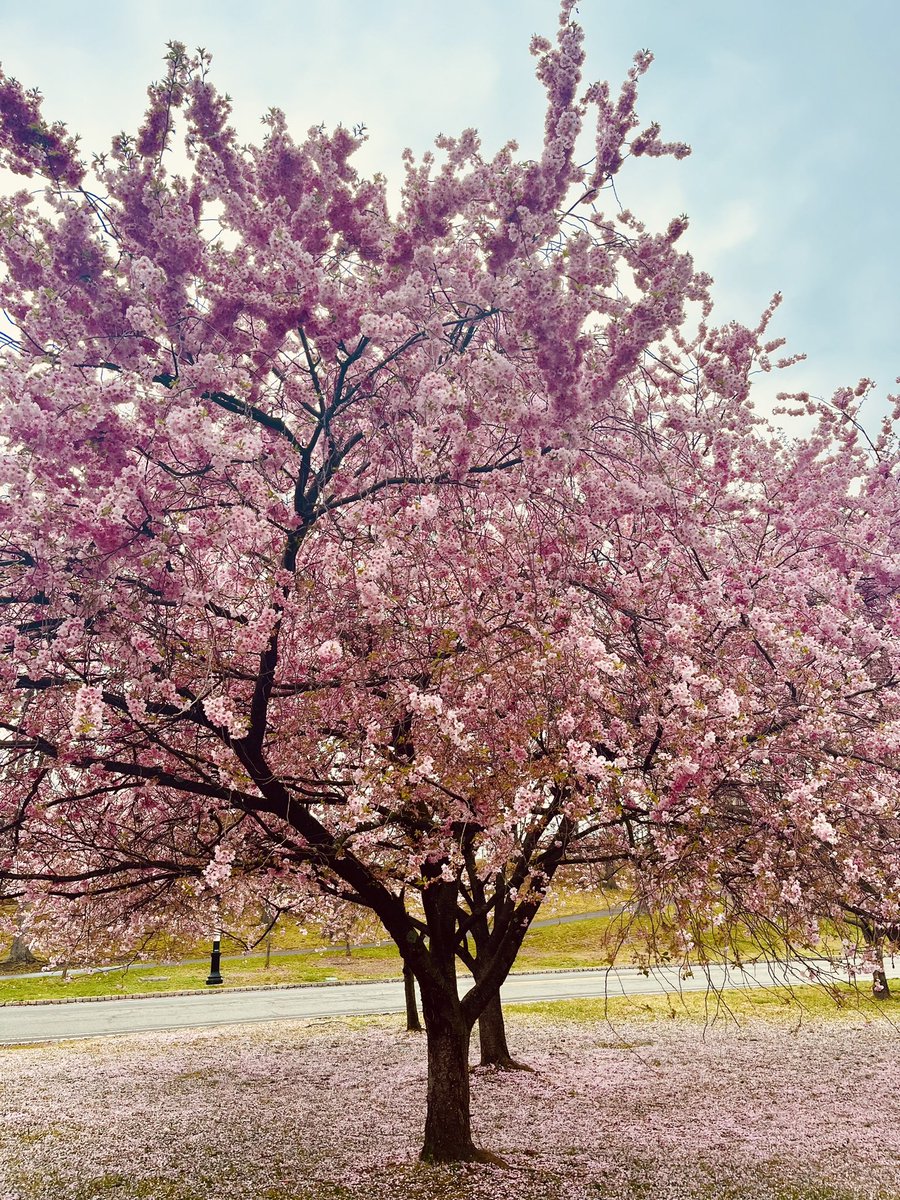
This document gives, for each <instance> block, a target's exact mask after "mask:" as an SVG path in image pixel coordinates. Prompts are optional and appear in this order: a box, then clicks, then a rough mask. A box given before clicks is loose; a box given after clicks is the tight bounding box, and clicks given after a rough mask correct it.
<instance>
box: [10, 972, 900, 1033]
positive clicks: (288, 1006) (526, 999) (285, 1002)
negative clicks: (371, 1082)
mask: <svg viewBox="0 0 900 1200" xmlns="http://www.w3.org/2000/svg"><path fill="white" fill-rule="evenodd" d="M811 969H812V970H813V971H814V972H817V973H818V975H819V978H820V979H823V980H828V979H830V980H838V979H841V978H846V976H841V975H839V974H835V973H833V972H832V971H831V970H830V969H829V967H828V964H827V963H825V962H824V960H821V961H816V962H814V963H806V964H801V963H794V964H788V965H785V964H777V963H755V964H752V965H750V966H748V967H746V968H744V969H742V970H738V969H735V968H734V967H722V966H712V967H709V968H707V969H706V970H701V969H697V970H695V971H694V973H693V974H692V975H689V976H688V977H687V978H683V977H682V975H681V973H680V972H679V971H678V969H677V968H674V967H663V968H657V969H655V970H653V971H651V972H650V973H649V974H645V973H643V972H642V971H640V970H637V969H635V968H621V969H615V970H599V971H553V972H539V973H535V974H522V975H512V976H510V977H509V979H508V980H507V981H506V983H505V984H504V985H503V989H502V991H501V995H502V998H503V1002H504V1003H505V1004H531V1003H536V1002H539V1001H547V1000H566V999H578V998H585V997H603V996H610V997H614V996H623V995H630V996H638V995H659V994H660V993H669V994H678V993H679V992H696V991H707V990H708V991H711V992H715V991H719V990H721V989H723V988H756V987H771V986H783V985H784V984H793V985H795V986H797V985H800V984H804V983H809V982H810V970H811ZM888 974H890V975H892V976H894V977H896V976H898V975H900V963H898V964H896V965H895V967H894V968H893V969H892V970H890V971H889V972H888ZM460 984H461V986H462V987H465V986H466V985H467V984H468V979H461V980H460ZM864 985H865V981H864ZM404 1008H405V1005H404V1000H403V984H402V983H401V982H399V981H397V982H393V981H392V982H384V983H362V984H359V983H346V984H337V985H321V984H319V985H310V986H306V987H291V988H267V989H260V990H246V991H243V990H242V991H237V990H236V991H232V992H229V991H213V990H210V991H209V992H208V993H206V992H204V993H201V994H200V995H197V994H192V995H183V996H175V995H173V996H154V997H146V998H143V999H115V1000H103V1001H99V1002H94V1003H90V1002H88V1003H85V1002H70V1003H65V1004H26V1005H4V1006H2V1007H0V1044H6V1045H10V1044H15V1045H21V1044H23V1043H27V1042H46V1041H61V1040H67V1039H69V1038H87V1037H105V1036H107V1035H110V1034H123V1033H139V1032H145V1031H153V1030H157V1031H158V1030H169V1029H192V1028H203V1027H208V1026H214V1025H245V1024H255V1023H257V1022H260V1021H280V1020H293V1021H297V1020H324V1019H328V1018H331V1017H347V1016H366V1015H374V1014H378V1013H400V1012H403V1011H404Z"/></svg>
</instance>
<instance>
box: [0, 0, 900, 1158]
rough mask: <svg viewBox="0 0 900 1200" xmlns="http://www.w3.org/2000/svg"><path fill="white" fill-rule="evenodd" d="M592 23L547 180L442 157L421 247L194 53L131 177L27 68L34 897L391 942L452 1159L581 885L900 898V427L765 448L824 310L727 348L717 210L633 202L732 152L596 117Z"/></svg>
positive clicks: (19, 371)
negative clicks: (89, 143)
mask: <svg viewBox="0 0 900 1200" xmlns="http://www.w3.org/2000/svg"><path fill="white" fill-rule="evenodd" d="M572 8H573V3H572V0H564V2H563V4H562V5H561V10H560V24H559V29H558V33H557V37H556V40H555V42H553V43H551V42H550V41H548V40H546V39H543V38H535V39H534V41H533V43H532V52H533V54H534V55H535V57H536V60H537V74H538V78H539V80H540V82H541V83H542V85H543V86H544V88H545V90H546V93H547V110H546V112H547V115H546V123H545V137H544V147H543V152H542V154H541V157H540V158H539V159H538V160H536V161H528V162H521V161H518V160H517V159H516V158H515V155H514V148H513V147H512V146H511V145H510V146H506V147H504V148H503V149H502V150H500V151H499V153H497V154H495V155H494V156H493V157H485V156H484V155H483V153H482V150H481V146H480V143H479V140H478V137H477V135H476V133H475V132H474V131H472V130H467V131H465V132H464V133H463V134H461V135H460V136H459V137H457V138H446V137H442V138H440V139H438V141H437V154H436V155H432V154H426V155H425V156H424V157H423V158H422V159H421V160H415V159H413V158H412V156H409V157H408V159H407V161H406V163H405V180H404V185H403V189H402V195H401V200H400V204H399V208H398V210H397V211H396V212H391V210H390V207H389V204H388V201H387V196H386V190H385V183H384V181H383V180H382V179H381V178H380V177H379V178H376V179H372V180H370V179H365V178H362V177H360V176H359V174H358V173H357V172H356V170H355V168H354V167H353V164H352V154H353V151H354V150H355V149H356V148H357V146H358V144H359V137H358V136H357V135H354V134H352V133H350V132H348V131H347V130H345V129H341V128H339V129H337V130H336V131H334V132H333V133H327V132H326V131H324V130H321V129H313V130H311V131H310V132H309V133H308V134H307V136H306V138H305V139H304V140H303V141H299V142H298V141H295V140H293V139H292V138H291V136H290V135H289V133H288V131H287V128H286V125H285V120H284V117H283V115H282V114H281V113H279V112H277V111H272V112H270V113H269V114H268V115H267V117H266V119H265V124H266V133H265V138H264V140H263V142H262V143H261V144H260V145H258V146H254V145H249V146H244V145H241V144H239V143H238V140H237V136H236V134H235V132H234V130H233V129H232V128H231V126H230V125H229V103H228V101H227V100H226V99H225V98H224V97H223V96H222V94H221V93H219V92H218V91H217V90H216V89H215V88H214V86H213V85H212V83H211V82H210V79H209V59H208V56H206V55H205V54H202V53H199V54H197V55H191V54H189V53H188V52H187V51H186V50H185V48H184V47H183V46H181V45H178V44H173V45H172V46H171V47H170V49H169V54H168V56H167V60H166V61H167V69H166V74H165V77H164V78H163V79H162V81H161V82H159V83H158V84H154V85H153V86H151V88H150V89H149V98H150V99H149V107H148V110H147V115H146V118H145V120H144V123H143V125H142V126H141V128H140V129H139V130H138V132H137V134H136V135H134V136H126V135H121V136H119V137H118V138H116V139H115V140H114V142H113V146H112V149H111V151H110V153H109V154H108V155H107V156H103V157H100V158H97V159H95V160H94V162H93V163H92V164H91V166H90V167H87V166H85V165H84V164H82V163H81V162H80V161H79V159H78V151H77V146H76V144H75V143H74V142H73V141H72V139H70V138H69V136H68V134H67V133H66V131H65V129H64V128H63V127H61V126H59V125H52V126H50V125H47V124H46V123H45V122H44V120H43V118H42V116H41V114H40V108H39V100H38V97H37V96H36V94H35V93H29V92H26V91H24V89H22V87H21V86H20V85H19V84H18V83H16V81H14V80H10V79H8V78H6V77H0V119H2V140H0V156H2V163H3V165H4V166H6V167H7V168H10V169H12V170H13V171H16V172H18V173H20V174H23V175H25V176H26V177H32V176H37V177H39V179H40V180H41V181H42V187H41V190H40V191H37V192H31V191H20V192H18V193H16V194H14V195H11V196H9V197H7V198H6V199H5V200H4V201H3V208H2V220H0V254H2V259H3V264H4V273H3V277H2V279H0V296H2V304H3V308H4V310H5V312H6V313H7V314H8V320H9V322H10V324H9V332H8V333H6V334H4V335H3V338H4V343H5V345H4V352H3V356H2V361H0V400H2V412H3V439H2V456H3V457H2V466H0V472H2V475H0V545H2V558H0V569H2V585H0V587H2V595H0V602H2V614H0V615H2V620H3V627H2V631H0V632H2V639H3V643H4V646H5V648H6V655H5V656H4V659H3V661H2V664H0V686H2V690H3V711H2V720H0V728H2V730H3V741H2V756H3V759H2V762H3V765H2V785H0V831H2V833H0V836H2V839H3V841H2V845H0V875H2V877H3V879H4V880H5V886H6V888H7V890H8V891H9V892H11V893H19V894H21V895H23V896H25V897H27V898H29V899H30V900H31V901H32V903H35V904H36V903H38V901H39V898H40V897H41V896H42V895H47V894H49V895H50V896H55V897H79V896H83V897H87V898H88V899H89V900H90V901H91V902H92V903H96V904H101V903H103V904H106V905H107V906H109V909H108V911H109V912H110V913H111V914H112V915H113V917H114V919H115V920H116V921H119V922H120V923H121V924H123V925H127V924H128V922H129V920H132V919H135V920H137V919H138V918H137V917H136V916H135V914H136V913H138V912H139V911H140V904H139V903H138V902H137V901H136V902H135V903H134V904H132V903H131V902H130V901H129V900H128V899H127V896H128V895H129V894H130V893H134V895H135V896H138V897H140V898H141V901H140V903H142V904H144V905H148V906H150V907H151V908H152V907H153V906H156V907H159V906H165V905H166V904H168V903H170V902H173V903H174V900H178V902H179V903H182V904H185V903H190V904H193V903H195V902H196V905H195V906H196V907H200V908H202V905H203V903H205V902H206V901H209V902H212V901H213V900H215V899H219V898H221V896H223V895H225V894H227V893H228V892H229V889H231V890H235V889H238V887H239V884H240V880H253V881H255V886H256V887H257V892H256V893H255V894H257V895H263V894H265V895H274V894H276V893H277V892H278V889H279V888H280V889H282V890H283V889H288V890H289V891H292V892H293V893H295V894H298V895H300V894H303V895H314V894H315V893H316V892H317V891H319V892H321V893H323V894H325V895H329V896H333V897H335V898H336V899H339V900H341V901H343V900H350V901H352V902H354V903H357V904H361V905H363V906H365V907H367V908H369V909H370V910H372V911H373V912H374V913H375V914H377V916H378V917H379V918H380V920H381V921H382V923H383V924H384V926H385V928H386V929H387V930H388V932H389V933H390V935H391V937H393V938H394V940H395V941H396V942H397V945H398V946H399V948H400V952H401V954H402V955H403V958H404V961H405V963H406V965H407V966H408V967H409V968H410V969H411V970H412V972H413V973H414V974H415V976H416V978H417V980H418V982H419V985H420V989H421V993H422V1004H423V1012H424V1017H425V1023H426V1029H427V1034H428V1042H429V1107H428V1116H427V1122H426V1131H425V1143H424V1149H423V1154H424V1155H425V1156H426V1157H429V1158H438V1159H441V1158H460V1157H461V1158H466V1157H472V1156H475V1155H476V1153H477V1152H476V1150H475V1147H474V1146H473V1144H472V1139H471V1133H470V1128H469V1111H468V1074H467V1069H468V1068H467V1048H468V1041H469V1033H470V1030H471V1028H472V1026H473V1024H474V1022H475V1021H476V1020H477V1019H478V1017H479V1015H480V1014H481V1013H482V1012H483V1011H484V1009H485V1006H486V1005H487V1004H488V1003H489V1002H490V1001H491V999H492V998H495V997H496V995H497V991H498V988H499V986H500V984H501V983H502V981H503V979H504V978H505V976H506V974H507V972H508V971H509V969H510V967H511V966H512V964H513V962H514V960H515V956H516V952H517V950H518V948H519V946H520V944H521V940H522V938H523V936H524V934H525V932H526V930H527V928H528V925H529V923H530V921H531V920H532V919H533V917H534V915H535V913H536V912H537V911H538V908H539V906H540V903H541V900H542V899H543V896H544V894H545V892H546V889H547V887H548V886H549V884H550V882H551V880H552V879H553V876H554V874H555V873H556V871H557V870H558V869H559V867H560V866H561V865H562V864H565V863H569V864H574V865H579V866H585V867H586V866H589V865H592V864H596V863H613V864H617V863H618V864H622V866H623V868H625V869H627V870H628V871H629V872H630V877H631V878H632V880H633V881H634V884H635V886H636V887H637V888H639V889H640V890H641V891H642V892H643V893H644V894H645V895H646V896H648V897H650V898H652V899H653V900H654V902H656V903H659V904H663V905H667V906H669V907H670V908H672V910H673V911H674V912H675V913H676V915H677V917H678V919H679V920H680V921H681V925H682V927H683V935H684V937H683V940H684V944H685V945H688V943H689V939H690V936H691V933H690V930H691V928H692V923H696V922H697V921H700V922H711V923H720V922H722V921H728V920H732V919H735V918H736V917H739V916H740V917H746V916H748V915H749V916H752V917H755V918H758V919H759V920H763V921H770V922H777V923H778V924H779V926H780V927H783V928H784V929H785V930H786V932H787V933H788V934H790V935H792V936H793V935H798V936H799V935H801V934H804V933H809V932H810V931H811V930H814V927H815V924H816V922H817V921H819V920H821V919H824V918H826V917H828V916H831V915H834V914H835V913H836V912H845V911H847V910H848V909H849V910H851V911H854V912H857V913H858V914H859V915H860V916H861V918H864V919H866V920H869V921H871V922H874V923H876V924H878V923H881V924H883V923H884V922H886V921H888V920H889V919H890V917H891V915H892V914H894V913H895V912H896V908H897V903H898V898H900V895H898V889H900V860H898V854H897V844H898V842H897V834H898V825H897V818H898V797H897V789H896V785H895V768H896V746H897V744H898V731H900V723H898V721H900V714H898V713H897V711H896V702H895V700H894V695H895V690H896V683H897V679H898V678H900V676H898V665H900V654H898V645H897V629H898V624H897V622H898V615H900V614H898V611H897V606H896V602H895V599H894V592H895V587H896V580H897V573H898V560H897V557H896V554H895V552H894V547H893V527H894V512H895V511H896V486H895V475H894V471H895V461H896V450H895V447H894V443H893V441H892V440H891V434H890V429H889V428H886V429H885V430H884V431H883V432H882V435H881V437H880V439H879V440H878V441H877V443H876V444H874V445H867V444H865V442H864V441H863V440H862V439H861V438H860V436H859V426H858V424H857V421H856V415H855V414H856V411H857V409H858V406H859V404H860V403H861V400H862V398H863V397H864V395H865V392H866V390H867V386H868V385H867V381H863V382H862V383H861V384H860V386H859V387H858V388H857V389H856V391H855V392H853V391H849V390H848V391H842V392H839V393H837V395H836V397H835V399H834V402H833V403H832V404H831V405H829V406H818V407H817V406H816V405H814V404H813V403H812V402H811V401H809V399H808V398H807V397H798V398H794V401H793V403H794V404H795V405H796V406H798V407H800V408H802V409H804V410H808V411H809V412H810V413H811V414H812V415H813V417H815V418H816V420H817V424H816V427H815V430H814V432H813V433H812V434H811V435H809V436H808V437H806V438H805V439H801V440H797V441H789V440H787V439H785V438H784V437H782V436H780V435H778V434H777V433H776V432H775V431H774V430H773V429H772V428H771V427H770V426H769V425H768V424H766V422H764V421H763V420H762V419H761V418H760V417H759V416H758V415H756V413H755V411H754V409H753V406H752V403H751V399H750V381H751V376H752V375H753V373H754V372H757V371H764V372H768V371H770V370H772V369H773V367H775V366H778V365H786V364H787V363H788V362H789V361H790V360H782V361H781V362H780V363H776V362H775V361H774V356H775V354H776V352H777V351H778V349H779V346H780V343H779V341H778V340H777V339H771V338H769V337H768V335H767V325H768V323H769V319H770V317H771V314H772V311H773V310H774V306H775V304H776V303H777V297H776V300H775V301H773V304H772V306H771V307H770V308H769V309H768V310H767V311H766V313H765V314H764V315H763V317H762V319H761V321H760V323H759V325H758V326H757V327H756V328H754V329H747V328H744V327H742V326H740V325H737V324H735V323H730V324H725V325H722V326H716V325H714V324H713V323H712V319H711V307H710V301H709V284H710V280H709V279H708V277H707V276H705V275H704V274H702V273H701V272H699V271H697V270H696V269H695V267H694V264H693V262H692V260H691V257H690V255H688V254H687V253H685V252H684V251H682V250H681V249H680V248H679V239H680V238H681V236H682V234H683V233H684V230H685V228H686V219H685V218H683V217H677V218H675V219H674V220H673V221H672V222H671V224H670V225H669V226H668V228H667V230H666V231H665V232H663V233H654V232H652V231H649V230H647V229H646V228H645V227H644V225H643V224H641V222H640V221H639V220H638V219H637V218H636V217H634V216H633V215H632V214H631V213H629V212H627V211H616V207H617V205H616V195H615V191H614V189H613V187H612V181H613V180H614V178H615V177H616V176H617V175H618V173H619V172H620V170H621V168H622V166H623V164H624V163H625V161H626V159H627V158H628V157H629V156H637V155H661V154H674V155H676V156H682V155H683V154H685V153H687V147H685V146H683V145H681V144H679V143H664V142H663V141H662V140H661V135H660V130H659V128H658V126H657V125H655V124H650V125H648V126H647V127H645V128H643V129H642V128H641V127H640V124H639V122H638V119H637V116H636V112H635V104H636V96H637V85H638V80H639V78H640V76H641V75H642V74H643V72H644V71H645V70H646V69H647V67H648V66H649V63H650V56H649V55H648V54H646V53H643V54H641V55H639V56H638V57H637V58H636V60H635V64H634V66H633V68H632V69H631V71H630V72H629V74H628V77H627V79H626V80H625V82H624V84H623V86H622V88H621V90H620V92H619V93H618V95H614V94H613V93H612V92H611V91H610V89H609V87H608V85H606V84H591V85H588V86H584V85H583V83H582V75H581V72H582V63H583V57H584V54H583V45H582V41H583V39H582V31H581V29H580V27H579V26H578V25H577V24H576V23H574V22H573V21H572V19H571V14H572ZM179 138H180V140H179ZM585 138H587V139H588V140H592V141H593V150H592V153H591V155H590V157H589V159H588V160H587V162H586V165H585V162H584V160H583V156H582V153H581V151H582V150H583V147H584V139H585ZM607 209H611V210H612V211H607ZM186 897H187V899H186ZM173 898H174V900H173ZM179 898H180V900H179ZM458 956H461V957H462V959H463V961H466V962H468V963H469V965H470V966H472V968H473V971H474V974H475V983H474V985H473V986H472V987H471V989H470V990H468V991H467V992H466V993H465V995H464V996H462V997H460V996H459V994H458V987H457V979H456V960H457V957H458Z"/></svg>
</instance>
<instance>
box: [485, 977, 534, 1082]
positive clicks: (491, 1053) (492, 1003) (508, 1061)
mask: <svg viewBox="0 0 900 1200" xmlns="http://www.w3.org/2000/svg"><path fill="white" fill-rule="evenodd" d="M478 1042H479V1048H480V1050H481V1065H482V1066H483V1067H499V1068H500V1069H501V1070H503V1071H530V1070H531V1069H532V1068H531V1067H529V1066H528V1064H527V1063H521V1062H518V1061H517V1060H516V1059H515V1058H513V1056H512V1055H511V1054H510V1052H509V1046H508V1045H507V1043H506V1023H505V1021H504V1019H503V1005H502V1004H501V1002H500V993H499V992H497V993H496V995H494V996H493V997H492V998H491V999H490V1000H489V1001H488V1002H487V1005H486V1007H485V1008H484V1010H483V1012H482V1014H481V1016H480V1017H479V1018H478Z"/></svg>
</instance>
